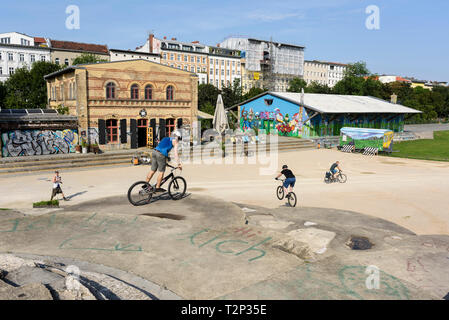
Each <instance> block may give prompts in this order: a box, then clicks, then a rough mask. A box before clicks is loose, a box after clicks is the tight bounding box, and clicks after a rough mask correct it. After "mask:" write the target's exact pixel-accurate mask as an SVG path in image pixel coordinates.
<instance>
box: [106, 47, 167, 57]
mask: <svg viewBox="0 0 449 320" xmlns="http://www.w3.org/2000/svg"><path fill="white" fill-rule="evenodd" d="M109 51H111V52H112V51H113V52H121V53H128V54H136V55H147V56H156V57H158V56H160V54H159V53H151V52H141V51H132V50H123V49H110V50H109Z"/></svg>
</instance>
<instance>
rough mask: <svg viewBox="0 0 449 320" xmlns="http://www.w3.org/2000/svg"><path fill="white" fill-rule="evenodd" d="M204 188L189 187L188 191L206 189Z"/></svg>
mask: <svg viewBox="0 0 449 320" xmlns="http://www.w3.org/2000/svg"><path fill="white" fill-rule="evenodd" d="M206 190H207V189H206V188H189V191H206Z"/></svg>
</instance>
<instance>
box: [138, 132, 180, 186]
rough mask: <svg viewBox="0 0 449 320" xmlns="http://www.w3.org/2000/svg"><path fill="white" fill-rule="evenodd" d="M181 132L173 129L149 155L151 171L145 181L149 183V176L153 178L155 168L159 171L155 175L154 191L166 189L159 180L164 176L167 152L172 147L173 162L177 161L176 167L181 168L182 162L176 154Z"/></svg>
mask: <svg viewBox="0 0 449 320" xmlns="http://www.w3.org/2000/svg"><path fill="white" fill-rule="evenodd" d="M181 138H182V136H181V132H180V131H179V130H176V131H174V132H173V133H172V134H171V137H165V138H163V139H162V140H161V141H160V142H159V144H158V145H157V147H156V148H154V150H153V153H152V155H151V171H150V173H148V176H147V183H150V181H151V178H153V176H154V174H155V173H156V170H157V171H158V172H159V176H158V177H157V183H156V192H165V191H166V190H165V189H163V188H161V182H162V179H163V178H164V172H165V168H166V166H167V160H168V159H169V158H168V154H169V153H170V151H171V150H172V149H174V154H175V162H176V163H177V167H178V168H180V169H181V170H182V164H181V162H180V161H179V156H178V147H179V140H181Z"/></svg>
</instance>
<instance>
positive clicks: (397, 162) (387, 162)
mask: <svg viewBox="0 0 449 320" xmlns="http://www.w3.org/2000/svg"><path fill="white" fill-rule="evenodd" d="M381 163H385V164H407V163H405V162H399V161H381Z"/></svg>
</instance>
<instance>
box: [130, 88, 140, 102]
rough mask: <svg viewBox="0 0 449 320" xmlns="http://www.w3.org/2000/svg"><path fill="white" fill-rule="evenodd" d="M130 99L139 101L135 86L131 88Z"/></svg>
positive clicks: (137, 90) (137, 89)
mask: <svg viewBox="0 0 449 320" xmlns="http://www.w3.org/2000/svg"><path fill="white" fill-rule="evenodd" d="M131 99H135V100H137V99H139V86H138V85H137V84H133V85H132V86H131Z"/></svg>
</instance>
